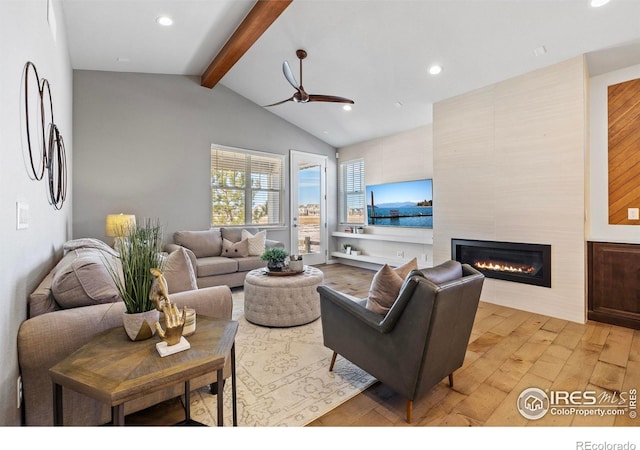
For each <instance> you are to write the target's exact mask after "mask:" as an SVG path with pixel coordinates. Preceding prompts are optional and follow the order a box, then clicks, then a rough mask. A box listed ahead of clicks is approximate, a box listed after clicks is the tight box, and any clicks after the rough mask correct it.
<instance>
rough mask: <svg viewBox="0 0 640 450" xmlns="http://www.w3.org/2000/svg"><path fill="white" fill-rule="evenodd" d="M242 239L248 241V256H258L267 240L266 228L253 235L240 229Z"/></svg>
mask: <svg viewBox="0 0 640 450" xmlns="http://www.w3.org/2000/svg"><path fill="white" fill-rule="evenodd" d="M242 239H246V240H247V241H248V242H249V256H260V255H262V254H263V253H264V249H265V243H266V242H267V230H262V231H260V232H259V233H256V234H255V235H254V234H251V233H250V232H249V231H247V230H242Z"/></svg>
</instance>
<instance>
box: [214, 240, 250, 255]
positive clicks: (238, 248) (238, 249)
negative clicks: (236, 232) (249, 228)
mask: <svg viewBox="0 0 640 450" xmlns="http://www.w3.org/2000/svg"><path fill="white" fill-rule="evenodd" d="M220 256H226V257H227V258H246V257H247V256H249V241H248V240H247V239H244V240H242V241H240V242H235V243H234V242H231V241H228V240H226V239H223V240H222V255H220Z"/></svg>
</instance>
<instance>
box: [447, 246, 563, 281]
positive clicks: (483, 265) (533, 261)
mask: <svg viewBox="0 0 640 450" xmlns="http://www.w3.org/2000/svg"><path fill="white" fill-rule="evenodd" d="M451 258H452V259H454V260H456V261H460V262H461V263H463V264H469V265H470V266H472V267H474V268H476V269H477V270H479V271H480V272H482V273H483V274H484V275H485V276H486V277H487V278H497V279H499V280H507V281H515V282H517V283H525V284H533V285H535V286H544V287H549V288H550V287H551V246H550V245H543V244H525V243H517V242H497V241H476V240H469V239H452V240H451Z"/></svg>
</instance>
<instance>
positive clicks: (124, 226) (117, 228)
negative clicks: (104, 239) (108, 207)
mask: <svg viewBox="0 0 640 450" xmlns="http://www.w3.org/2000/svg"><path fill="white" fill-rule="evenodd" d="M135 226H136V216H135V215H133V214H122V213H120V214H109V215H107V222H106V225H105V234H106V235H107V236H109V237H113V238H115V239H114V241H113V243H114V246H115V245H116V243H117V242H118V240H119V239H123V238H124V237H125V236H126V235H127V234H129V231H130V230H131V229H133V228H134V227H135Z"/></svg>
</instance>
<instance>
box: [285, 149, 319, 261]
mask: <svg viewBox="0 0 640 450" xmlns="http://www.w3.org/2000/svg"><path fill="white" fill-rule="evenodd" d="M326 168H327V157H326V156H321V155H313V154H310V153H303V152H298V151H293V150H292V151H291V251H290V253H291V254H293V255H302V257H303V260H304V263H305V264H309V265H313V264H323V263H324V262H326V258H327V222H326V203H327V195H326V187H325V178H326Z"/></svg>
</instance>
